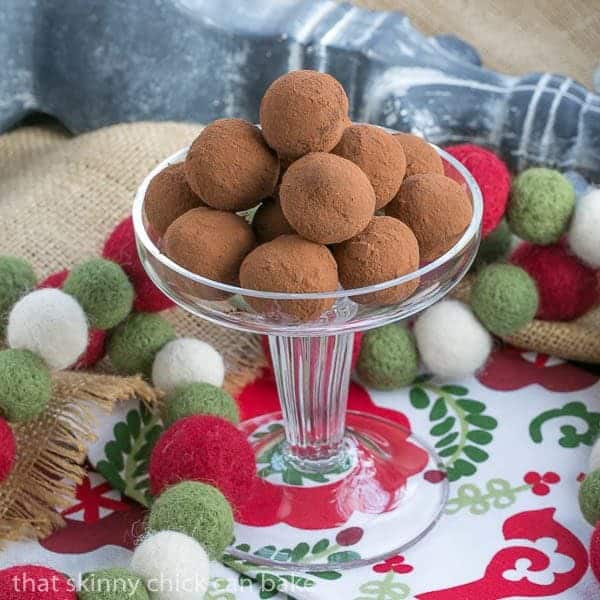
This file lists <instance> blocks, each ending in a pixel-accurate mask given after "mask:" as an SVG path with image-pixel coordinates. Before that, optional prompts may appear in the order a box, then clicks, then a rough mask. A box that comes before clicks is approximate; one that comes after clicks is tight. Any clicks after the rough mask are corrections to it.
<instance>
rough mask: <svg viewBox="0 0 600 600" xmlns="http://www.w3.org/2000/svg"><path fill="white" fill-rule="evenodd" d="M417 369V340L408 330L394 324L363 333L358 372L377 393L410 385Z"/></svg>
mask: <svg viewBox="0 0 600 600" xmlns="http://www.w3.org/2000/svg"><path fill="white" fill-rule="evenodd" d="M418 367H419V355H418V353H417V347H416V345H415V340H414V338H413V336H412V334H411V333H410V331H408V330H407V329H406V328H405V327H402V326H401V325H398V324H397V323H392V324H391V325H385V326H384V327H380V328H379V329H372V330H371V331H368V332H367V333H365V334H364V336H363V340H362V347H361V351H360V355H359V358H358V365H357V367H356V369H357V372H358V375H359V376H360V378H361V379H362V380H363V381H364V382H365V383H366V384H367V385H369V386H371V387H373V388H375V389H378V390H394V389H397V388H399V387H402V386H405V385H409V384H410V383H412V381H413V380H414V378H415V377H416V376H417V370H418Z"/></svg>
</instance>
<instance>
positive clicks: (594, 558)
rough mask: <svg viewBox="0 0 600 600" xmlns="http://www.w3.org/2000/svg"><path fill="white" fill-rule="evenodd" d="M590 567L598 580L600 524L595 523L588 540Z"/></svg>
mask: <svg viewBox="0 0 600 600" xmlns="http://www.w3.org/2000/svg"><path fill="white" fill-rule="evenodd" d="M590 567H591V568H592V572H593V573H594V575H595V576H596V579H597V580H598V581H599V582H600V524H597V525H596V529H594V533H592V539H591V540H590Z"/></svg>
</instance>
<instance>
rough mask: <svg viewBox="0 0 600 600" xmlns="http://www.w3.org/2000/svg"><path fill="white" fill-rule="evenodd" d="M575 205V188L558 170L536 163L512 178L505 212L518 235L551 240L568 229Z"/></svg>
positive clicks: (540, 241) (537, 240) (538, 240)
mask: <svg viewBox="0 0 600 600" xmlns="http://www.w3.org/2000/svg"><path fill="white" fill-rule="evenodd" d="M574 207H575V192H574V190H573V186H572V185H571V184H570V183H569V181H568V180H567V179H566V178H565V177H563V176H562V175H561V174H560V173H559V172H558V171H554V170H553V169H545V168H541V167H535V168H531V169H527V170H525V171H523V172H522V173H520V174H519V175H518V176H517V177H516V178H515V180H514V181H513V185H512V189H511V192H510V200H509V202H508V210H507V212H506V216H507V219H508V223H509V225H510V227H511V229H512V230H513V231H514V233H516V234H517V235H518V236H519V237H520V238H523V239H524V240H527V241H528V242H533V243H534V244H541V245H547V244H553V243H554V242H557V241H558V240H559V239H560V237H561V236H562V234H563V233H564V232H565V230H566V229H567V225H568V224H569V219H570V218H571V214H572V213H573V208H574Z"/></svg>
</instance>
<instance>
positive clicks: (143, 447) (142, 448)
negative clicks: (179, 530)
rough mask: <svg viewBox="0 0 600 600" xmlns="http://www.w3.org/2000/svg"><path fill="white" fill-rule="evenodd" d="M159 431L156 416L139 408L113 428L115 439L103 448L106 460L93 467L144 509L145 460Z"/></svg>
mask: <svg viewBox="0 0 600 600" xmlns="http://www.w3.org/2000/svg"><path fill="white" fill-rule="evenodd" d="M162 431H163V427H162V425H161V422H160V418H159V417H158V415H154V414H152V413H151V412H150V411H149V410H148V409H147V408H146V407H145V406H144V405H143V404H140V406H139V408H138V409H133V410H131V411H129V412H128V413H127V417H126V419H125V421H121V422H119V423H117V424H116V425H115V426H114V429H113V433H114V439H113V440H112V441H110V442H108V443H107V444H106V446H105V447H104V454H105V456H106V460H101V461H99V462H98V464H97V465H96V470H97V471H98V472H99V473H101V474H102V475H103V476H104V477H105V478H106V479H107V480H108V481H109V482H110V484H111V485H112V486H113V487H114V488H115V489H117V490H119V491H120V492H122V493H123V494H124V495H126V496H128V497H129V498H132V499H133V500H135V501H136V502H139V503H140V504H142V505H143V506H146V507H148V506H150V501H151V497H150V492H149V489H148V488H149V480H148V460H149V459H150V453H151V451H152V448H153V447H154V444H155V443H156V441H157V440H158V438H159V436H160V434H161V433H162Z"/></svg>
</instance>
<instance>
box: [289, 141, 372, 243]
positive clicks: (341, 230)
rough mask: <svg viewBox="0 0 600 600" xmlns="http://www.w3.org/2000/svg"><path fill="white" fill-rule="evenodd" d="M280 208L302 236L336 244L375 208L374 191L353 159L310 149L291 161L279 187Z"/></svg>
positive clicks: (366, 220)
mask: <svg viewBox="0 0 600 600" xmlns="http://www.w3.org/2000/svg"><path fill="white" fill-rule="evenodd" d="M279 199H280V202H281V209H282V210H283V214H284V215H285V218H286V219H287V220H288V223H289V224H290V225H291V226H292V227H293V228H294V229H295V230H296V231H297V232H298V233H299V234H300V235H301V236H302V237H304V238H306V239H307V240H310V241H312V242H318V243H319V244H337V243H339V242H344V241H345V240H348V239H350V238H351V237H353V236H355V235H356V234H357V233H360V232H361V231H362V230H363V229H364V228H365V227H366V226H367V225H368V224H369V222H370V220H371V218H372V217H373V214H374V212H375V192H374V190H373V186H372V185H371V183H370V182H369V179H368V177H367V176H366V175H365V173H363V171H362V170H361V169H360V168H359V167H357V166H356V165H355V164H354V163H353V162H351V161H349V160H346V159H345V158H342V157H340V156H336V155H335V154H324V153H322V152H314V153H312V154H309V155H307V156H304V157H303V158H301V159H300V160H297V161H296V162H294V163H293V164H292V165H291V166H290V168H289V169H288V170H287V171H286V173H285V175H284V176H283V179H282V180H281V186H280V187H279Z"/></svg>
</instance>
